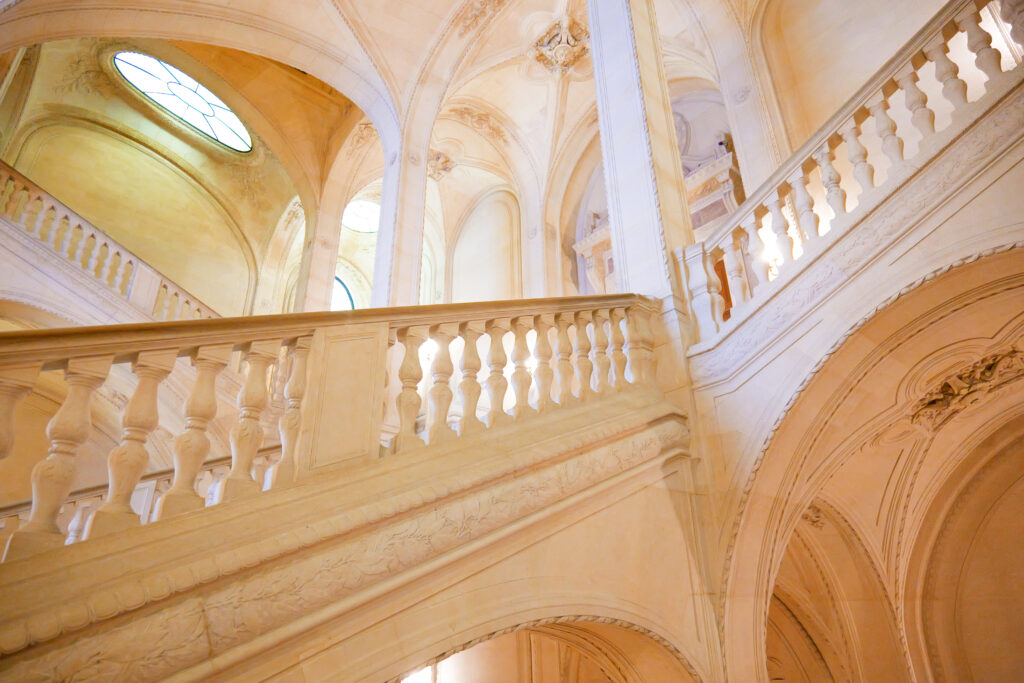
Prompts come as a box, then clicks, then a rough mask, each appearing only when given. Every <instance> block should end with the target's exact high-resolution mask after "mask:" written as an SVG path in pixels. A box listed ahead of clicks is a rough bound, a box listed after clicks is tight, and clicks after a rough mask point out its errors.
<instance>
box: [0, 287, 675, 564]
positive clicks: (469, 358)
mask: <svg viewBox="0 0 1024 683" xmlns="http://www.w3.org/2000/svg"><path fill="white" fill-rule="evenodd" d="M652 313H654V304H652V303H651V302H649V301H648V300H647V299H645V298H643V297H639V296H636V295H609V296H597V297H572V298H565V299H543V300H541V299H534V300H520V301H508V302H487V303H480V304H454V305H442V306H416V307H406V308H393V309H378V310H373V309H369V310H359V311H349V312H343V313H306V314H292V315H277V316H262V317H253V318H244V319H238V318H236V319H210V320H188V321H176V322H169V323H146V324H141V325H118V326H104V327H83V328H72V329H59V330H34V331H28V332H16V333H5V334H0V457H3V456H5V455H7V453H9V452H10V449H11V446H12V444H13V441H14V439H15V437H16V436H17V435H16V429H15V425H14V420H13V414H14V410H15V408H16V406H17V404H18V402H19V401H20V400H21V399H22V398H24V396H26V395H27V394H28V393H29V392H30V391H31V389H32V387H33V386H34V384H35V382H36V379H37V376H38V373H39V372H40V371H41V370H63V372H64V377H65V381H66V383H67V386H68V391H67V395H66V398H65V399H64V400H63V403H62V404H61V406H60V408H59V409H58V411H57V413H56V414H55V415H54V417H53V418H52V419H51V420H50V423H49V425H48V426H47V429H46V439H47V441H49V443H50V447H49V453H48V455H46V456H45V457H43V455H42V454H40V456H41V459H40V461H39V462H38V463H36V465H35V466H34V469H33V471H32V509H31V513H30V515H29V519H28V521H27V523H26V524H24V525H23V526H19V528H18V529H16V530H15V531H14V532H13V533H12V534H11V535H10V537H9V539H8V543H7V546H6V549H5V552H4V561H12V560H16V559H19V558H24V557H28V556H31V555H34V554H36V553H40V552H44V551H47V550H52V549H55V548H58V547H59V546H61V545H64V544H65V543H66V541H67V539H66V534H65V533H64V532H63V531H62V530H61V528H60V526H59V524H58V515H59V513H60V510H61V507H62V506H63V505H64V504H65V503H66V502H67V501H68V496H69V493H70V489H71V482H72V481H73V479H74V476H75V471H76V462H77V460H78V458H79V457H80V450H81V448H82V446H83V444H84V443H85V441H86V439H87V436H88V433H89V429H90V425H91V411H90V402H91V398H92V396H93V394H94V392H95V391H96V390H97V389H98V388H100V387H101V386H102V385H103V384H104V382H105V381H106V379H107V377H108V375H109V373H110V368H111V366H112V365H113V364H126V365H128V366H130V368H131V371H132V372H133V373H134V375H135V376H136V377H137V385H136V388H135V390H134V393H133V395H132V396H131V397H130V399H129V400H128V402H127V404H126V405H125V407H124V410H123V414H122V416H121V424H122V430H123V431H122V434H121V439H120V444H119V445H117V446H116V447H115V448H114V449H113V450H112V451H111V453H110V456H109V463H108V471H109V485H108V487H107V492H106V497H105V500H104V502H103V504H102V505H101V506H99V508H97V509H96V510H95V511H92V512H91V514H90V515H89V518H88V520H87V521H86V523H85V526H84V530H83V531H82V540H86V539H89V538H92V537H96V536H100V535H105V534H109V533H113V532H115V531H121V530H125V529H130V528H132V527H136V526H139V525H140V523H141V520H140V518H139V515H138V514H137V513H136V512H135V511H133V510H132V507H131V497H132V495H133V492H134V491H135V490H136V487H137V486H138V484H139V482H140V480H141V478H142V475H143V472H144V470H145V467H146V465H147V463H148V461H149V456H148V453H147V450H146V442H147V440H148V438H149V436H150V434H151V432H152V431H153V430H154V428H155V427H156V425H157V424H158V418H159V416H158V414H157V405H158V404H157V390H158V387H159V386H160V384H161V383H162V382H163V381H164V380H165V379H166V378H167V377H168V376H169V375H170V373H171V372H173V371H174V370H175V365H176V364H177V360H178V358H188V359H189V360H190V362H191V364H192V366H193V367H194V370H195V380H194V384H193V388H192V390H191V393H190V395H189V397H188V399H187V400H186V402H185V406H184V411H183V416H184V425H185V428H184V431H183V432H182V433H181V434H180V435H179V436H178V437H177V438H176V439H175V442H174V476H173V481H172V483H171V485H170V487H169V489H168V490H167V491H166V493H164V495H163V496H162V497H161V498H160V499H159V501H158V502H157V504H156V507H155V510H154V512H153V514H152V518H153V520H154V521H159V520H162V519H166V518H168V517H172V516H175V515H178V514H182V513H185V512H189V511H194V510H199V509H201V508H202V507H204V505H206V504H221V503H227V502H230V501H232V500H237V499H242V498H248V497H250V496H253V495H256V494H258V493H259V492H260V491H261V490H264V489H274V488H280V487H283V486H288V485H290V484H292V483H294V482H295V481H297V480H298V479H301V478H302V477H303V476H305V475H308V474H310V473H315V472H316V471H317V470H318V469H321V468H326V469H325V471H330V470H332V469H335V468H336V467H337V466H339V465H345V464H354V465H362V466H365V465H367V464H368V463H370V464H372V463H373V462H374V461H375V460H376V459H377V458H379V457H380V456H382V455H384V456H391V455H395V454H399V453H406V452H409V451H412V450H415V449H418V448H423V447H426V446H427V445H429V446H434V445H437V444H442V443H445V442H448V441H450V440H454V439H457V438H459V437H461V436H463V435H468V434H472V433H475V432H479V431H483V430H488V429H495V428H500V427H501V426H503V425H512V424H514V423H518V422H520V421H522V420H527V419H529V417H530V416H531V415H534V414H537V413H543V412H547V411H551V410H557V409H559V408H561V407H565V406H570V405H579V404H581V403H585V402H589V401H598V400H600V399H601V398H602V397H603V396H605V395H611V394H617V393H621V392H624V391H643V392H650V391H656V389H655V387H656V382H655V375H654V356H653V335H652V329H651V324H650V317H651V315H652ZM428 340H429V342H430V343H429V344H425V343H426V342H427V341H428ZM453 342H455V343H454V344H453ZM425 345H426V346H430V347H432V350H427V351H426V353H423V352H421V347H423V346H425ZM389 349H390V350H389ZM481 349H482V350H483V352H482V353H481ZM282 353H284V355H285V356H286V357H287V358H288V359H289V360H288V362H287V363H283V364H281V365H280V366H279V367H281V368H287V372H288V378H287V381H286V383H285V385H284V402H285V409H284V412H283V414H282V415H281V417H280V420H279V433H280V438H281V453H280V456H279V457H277V458H276V459H275V460H274V461H273V462H272V463H270V465H269V467H268V468H267V472H266V476H265V478H264V479H263V481H258V480H257V478H256V477H255V475H254V461H255V459H256V458H257V456H258V453H259V449H260V446H261V442H262V438H263V430H262V428H261V426H260V418H261V416H262V415H263V414H264V411H265V409H266V406H267V400H268V392H269V391H271V388H270V387H269V386H268V385H269V384H270V381H269V380H268V371H269V369H270V368H271V367H272V366H274V364H275V363H276V362H277V361H278V359H279V357H280V356H281V355H282ZM234 354H239V358H241V359H242V360H244V361H245V363H244V369H243V370H242V371H241V376H242V386H241V389H240V390H239V393H238V415H237V418H235V421H234V427H233V428H232V430H231V436H230V447H231V467H230V470H229V471H228V473H227V474H226V476H225V477H223V479H220V480H219V481H217V482H215V483H214V485H213V487H212V488H211V490H210V493H209V496H208V499H207V501H204V500H203V498H202V497H201V496H199V495H198V494H197V492H196V479H197V476H198V474H199V472H200V469H201V467H202V464H203V462H204V461H205V460H206V458H207V454H208V452H209V447H210V442H209V438H208V435H207V426H208V424H209V422H210V420H211V419H213V418H214V416H215V414H216V410H217V408H216V405H217V404H216V401H215V387H216V380H217V377H218V375H219V374H220V373H221V371H222V370H223V369H224V368H225V367H226V366H227V365H228V363H229V362H230V361H231V359H232V356H233V355H234ZM389 359H390V361H391V364H390V367H389V366H388V360H389ZM456 362H457V365H458V368H459V372H458V374H457V378H458V382H457V392H458V397H457V399H458V400H454V399H455V398H456V396H455V392H453V390H452V388H451V379H452V376H453V374H456V373H455V367H456ZM481 368H486V370H485V373H486V376H485V379H483V380H482V381H481V380H479V379H478V378H477V374H478V372H479V371H480V370H481ZM424 375H426V376H427V379H426V380H425V381H423V382H421V380H423V379H424ZM390 378H393V379H390ZM328 380H329V381H328ZM278 381H280V380H278ZM307 385H308V387H309V390H308V391H307ZM389 387H390V392H389V391H388V388H389ZM510 388H511V392H510V391H509V389H510ZM482 395H483V400H482V401H481V400H480V399H481V396H482ZM424 396H425V397H426V401H425V405H426V410H425V411H421V406H422V405H423V403H424V401H423V397H424ZM388 416H391V417H392V418H393V419H392V420H391V424H390V426H389V424H388V419H389V418H388ZM382 442H383V444H384V445H383V447H382V445H381V444H382Z"/></svg>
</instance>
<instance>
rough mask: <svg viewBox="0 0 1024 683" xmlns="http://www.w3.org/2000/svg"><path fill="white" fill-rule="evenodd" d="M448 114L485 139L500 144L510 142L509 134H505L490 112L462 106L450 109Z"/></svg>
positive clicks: (503, 128) (502, 127)
mask: <svg viewBox="0 0 1024 683" xmlns="http://www.w3.org/2000/svg"><path fill="white" fill-rule="evenodd" d="M448 113H449V114H450V115H451V116H453V117H454V118H455V119H457V120H459V121H461V122H462V123H464V124H466V125H467V126H469V127H470V128H472V129H473V130H475V131H476V132H478V133H480V134H481V135H483V136H484V137H487V138H490V139H491V140H495V141H498V142H508V133H506V132H505V127H504V126H502V125H501V123H500V122H499V121H498V119H497V118H496V117H495V116H494V115H492V114H491V113H490V112H485V111H480V110H478V109H475V108H473V107H470V106H466V105H462V106H458V107H453V108H452V109H449V110H448Z"/></svg>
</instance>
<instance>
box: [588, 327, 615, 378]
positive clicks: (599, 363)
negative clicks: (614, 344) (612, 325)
mask: <svg viewBox="0 0 1024 683" xmlns="http://www.w3.org/2000/svg"><path fill="white" fill-rule="evenodd" d="M610 317H611V313H610V311H609V310H608V309H607V308H600V309H598V310H596V311H594V348H593V350H592V351H591V352H590V360H591V361H592V362H593V364H594V369H595V373H596V374H595V375H594V379H595V381H594V391H595V392H596V393H597V395H598V396H604V395H605V394H607V393H608V392H610V391H611V388H612V387H611V383H610V382H609V375H610V374H611V367H612V360H611V358H609V357H608V333H607V332H606V331H605V324H606V323H607V322H608V320H609V318H610Z"/></svg>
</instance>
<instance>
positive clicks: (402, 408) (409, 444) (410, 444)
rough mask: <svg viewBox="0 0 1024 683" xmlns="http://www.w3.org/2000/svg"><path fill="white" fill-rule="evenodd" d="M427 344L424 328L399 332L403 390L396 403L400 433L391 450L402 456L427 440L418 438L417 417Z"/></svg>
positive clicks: (410, 328)
mask: <svg viewBox="0 0 1024 683" xmlns="http://www.w3.org/2000/svg"><path fill="white" fill-rule="evenodd" d="M426 340H427V335H426V329H425V328H423V327H404V328H402V329H400V330H399V331H398V343H399V344H401V345H402V347H403V349H404V350H405V354H404V355H403V356H402V364H401V365H400V366H399V368H398V379H399V381H401V383H402V388H401V390H400V391H399V393H398V399H397V401H396V403H397V405H398V433H397V434H395V438H394V439H392V441H391V450H392V451H393V452H394V453H401V452H403V451H407V450H409V449H411V448H415V447H417V446H422V445H423V439H421V438H420V437H418V436H417V435H416V417H417V416H418V415H419V412H420V403H421V401H420V394H419V391H417V390H416V387H417V386H418V385H419V383H420V380H421V379H423V366H421V365H420V346H422V345H423V342H425V341H426Z"/></svg>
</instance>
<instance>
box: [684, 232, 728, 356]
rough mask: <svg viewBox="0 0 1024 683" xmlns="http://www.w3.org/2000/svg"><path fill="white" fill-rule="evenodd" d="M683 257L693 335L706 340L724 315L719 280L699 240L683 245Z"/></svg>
mask: <svg viewBox="0 0 1024 683" xmlns="http://www.w3.org/2000/svg"><path fill="white" fill-rule="evenodd" d="M683 260H684V263H685V265H686V273H687V277H686V286H687V289H688V290H689V294H690V305H691V307H692V309H693V317H694V321H693V322H694V325H695V327H696V332H697V336H698V337H699V338H700V339H705V340H707V339H710V338H711V336H712V335H714V334H715V333H717V332H718V330H719V327H720V325H721V324H722V320H723V318H724V315H725V299H724V298H723V297H722V294H721V292H722V284H721V282H719V280H718V274H717V273H716V272H715V268H714V265H713V264H712V263H711V257H710V255H709V254H708V253H707V250H706V248H705V246H704V243H703V242H697V243H696V244H690V245H687V246H686V247H685V248H684V250H683Z"/></svg>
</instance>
